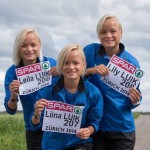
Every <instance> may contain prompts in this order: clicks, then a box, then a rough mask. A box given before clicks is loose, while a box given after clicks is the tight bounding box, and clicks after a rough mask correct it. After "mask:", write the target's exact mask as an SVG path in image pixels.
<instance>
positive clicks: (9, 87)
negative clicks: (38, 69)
mask: <svg viewBox="0 0 150 150" xmlns="http://www.w3.org/2000/svg"><path fill="white" fill-rule="evenodd" d="M42 61H49V62H50V65H51V67H52V68H51V70H50V72H51V74H52V75H56V74H57V71H56V67H54V66H56V60H54V59H53V58H49V57H45V56H42V43H41V39H40V37H39V35H38V32H37V30H36V29H34V28H25V29H23V30H21V31H20V32H19V33H18V35H17V37H16V39H15V43H14V49H13V62H14V64H13V65H12V66H10V68H9V69H8V70H7V72H6V76H5V95H6V96H5V99H4V105H5V108H6V111H7V113H9V114H11V115H14V114H15V113H16V111H17V102H18V99H20V101H21V104H22V108H23V115H24V121H25V128H26V143H27V149H28V150H31V149H32V150H40V149H41V140H42V134H43V132H42V131H41V129H39V130H38V131H33V130H32V128H31V126H30V123H29V122H30V121H29V120H30V116H31V114H32V112H33V108H34V103H35V101H36V99H35V97H36V95H37V93H38V92H39V91H36V92H34V93H31V94H28V95H19V97H18V94H19V86H20V82H19V81H18V80H17V76H16V72H15V69H16V68H19V67H23V66H27V65H31V64H35V63H39V62H42ZM45 88H47V87H45ZM41 91H43V89H41Z"/></svg>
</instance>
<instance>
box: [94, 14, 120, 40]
mask: <svg viewBox="0 0 150 150" xmlns="http://www.w3.org/2000/svg"><path fill="white" fill-rule="evenodd" d="M107 19H115V21H116V22H117V23H118V25H119V28H120V30H121V32H122V25H121V23H120V21H119V19H118V18H117V17H116V16H114V15H111V14H107V15H104V16H103V17H102V18H101V19H100V20H99V22H98V24H97V27H96V32H97V35H98V37H99V36H100V35H99V33H100V31H101V30H102V27H103V24H104V22H105V21H106V20H107ZM99 38H100V37H99Z"/></svg>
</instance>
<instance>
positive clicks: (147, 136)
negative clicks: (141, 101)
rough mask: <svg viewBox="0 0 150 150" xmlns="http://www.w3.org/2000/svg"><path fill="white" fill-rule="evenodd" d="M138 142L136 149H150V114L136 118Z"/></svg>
mask: <svg viewBox="0 0 150 150" xmlns="http://www.w3.org/2000/svg"><path fill="white" fill-rule="evenodd" d="M135 125H136V144H135V148H134V150H150V115H140V117H139V118H137V119H135Z"/></svg>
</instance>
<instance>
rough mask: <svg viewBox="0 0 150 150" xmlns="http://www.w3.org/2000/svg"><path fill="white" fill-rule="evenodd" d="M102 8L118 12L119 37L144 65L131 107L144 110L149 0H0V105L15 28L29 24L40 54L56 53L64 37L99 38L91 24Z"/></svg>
mask: <svg viewBox="0 0 150 150" xmlns="http://www.w3.org/2000/svg"><path fill="white" fill-rule="evenodd" d="M106 14H113V15H116V16H117V17H118V18H119V20H120V22H121V23H122V26H123V35H122V39H121V42H122V43H123V44H124V45H125V47H126V50H127V51H128V52H130V53H131V54H132V55H134V57H136V58H137V60H138V61H139V63H140V66H141V69H142V70H143V71H144V76H143V78H142V80H141V84H140V89H141V92H142V97H143V100H142V103H141V105H140V106H139V107H137V108H136V109H135V110H134V111H150V100H149V98H150V92H149V89H150V78H149V77H150V70H149V69H148V68H149V65H150V50H149V43H150V1H149V0H142V1H141V0H125V1H122V0H105V1H104V0H30V1H29V0H0V110H3V109H4V106H3V97H4V89H3V82H4V76H5V72H6V70H7V69H8V68H9V66H10V65H11V64H12V60H11V59H12V50H13V44H14V40H15V37H16V35H17V34H18V32H19V31H20V30H21V29H23V28H25V27H35V28H36V29H37V30H38V32H39V35H40V37H41V39H42V43H43V54H44V55H45V56H50V57H53V58H56V59H57V56H58V53H59V51H60V50H61V49H62V48H63V47H64V46H65V45H67V44H69V43H79V44H80V45H81V46H82V47H84V46H86V45H87V44H90V43H95V42H96V43H99V40H98V38H97V34H96V26H97V23H98V21H99V19H100V18H101V17H102V16H103V15H106ZM19 109H22V108H21V105H20V104H19Z"/></svg>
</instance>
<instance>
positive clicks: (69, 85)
mask: <svg viewBox="0 0 150 150" xmlns="http://www.w3.org/2000/svg"><path fill="white" fill-rule="evenodd" d="M78 84H79V80H78V81H76V80H73V81H72V80H71V81H68V80H65V78H64V87H65V88H66V89H67V91H69V92H70V93H75V92H76V91H77V90H78Z"/></svg>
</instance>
